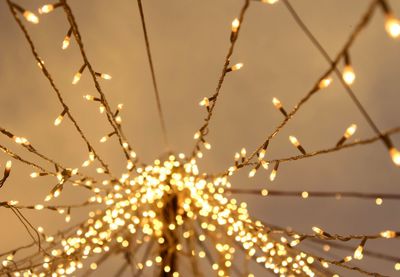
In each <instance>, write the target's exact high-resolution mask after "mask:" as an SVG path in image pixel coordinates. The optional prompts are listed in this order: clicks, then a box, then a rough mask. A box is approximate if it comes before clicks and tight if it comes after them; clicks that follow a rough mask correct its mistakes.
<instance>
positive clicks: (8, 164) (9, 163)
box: [6, 161, 12, 171]
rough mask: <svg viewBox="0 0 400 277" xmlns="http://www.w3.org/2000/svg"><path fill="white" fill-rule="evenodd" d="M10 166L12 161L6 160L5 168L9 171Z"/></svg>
mask: <svg viewBox="0 0 400 277" xmlns="http://www.w3.org/2000/svg"><path fill="white" fill-rule="evenodd" d="M11 167H12V161H7V162H6V170H7V171H10V169H11Z"/></svg>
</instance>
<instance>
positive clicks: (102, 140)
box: [100, 136, 108, 143]
mask: <svg viewBox="0 0 400 277" xmlns="http://www.w3.org/2000/svg"><path fill="white" fill-rule="evenodd" d="M107 140H108V136H104V137H102V138H101V139H100V142H101V143H104V142H106V141H107Z"/></svg>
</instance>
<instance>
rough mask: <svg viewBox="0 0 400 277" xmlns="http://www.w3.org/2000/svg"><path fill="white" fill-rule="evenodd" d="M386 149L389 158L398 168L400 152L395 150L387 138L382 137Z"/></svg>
mask: <svg viewBox="0 0 400 277" xmlns="http://www.w3.org/2000/svg"><path fill="white" fill-rule="evenodd" d="M383 142H384V143H385V145H386V147H387V149H388V150H389V154H390V157H391V158H392V161H393V163H394V164H395V165H396V166H400V151H399V150H397V149H396V148H395V147H394V145H393V143H392V141H391V140H390V138H389V137H388V136H384V137H383Z"/></svg>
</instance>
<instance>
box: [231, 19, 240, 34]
mask: <svg viewBox="0 0 400 277" xmlns="http://www.w3.org/2000/svg"><path fill="white" fill-rule="evenodd" d="M239 26H240V21H239V19H238V18H235V19H234V20H233V21H232V33H236V32H237V31H238V30H239Z"/></svg>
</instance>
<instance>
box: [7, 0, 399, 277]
mask: <svg viewBox="0 0 400 277" xmlns="http://www.w3.org/2000/svg"><path fill="white" fill-rule="evenodd" d="M69 2H70V5H71V6H72V9H73V12H74V14H75V16H76V18H77V22H78V25H79V27H80V31H81V34H82V36H83V42H84V44H85V48H86V51H87V53H88V56H89V60H90V61H91V63H92V64H93V66H94V68H95V70H96V71H99V72H105V73H109V74H110V75H112V77H113V78H112V80H111V81H103V80H101V81H100V82H101V85H102V87H103V89H104V91H105V93H106V95H107V97H108V100H109V102H110V104H111V106H112V107H113V108H116V106H117V104H119V103H124V109H123V111H122V119H123V126H124V130H125V133H126V135H127V137H128V138H129V141H130V142H131V144H132V145H133V147H134V149H135V150H136V152H137V154H138V156H139V157H140V158H141V159H142V161H144V162H147V163H151V162H152V161H153V160H154V159H156V158H159V157H160V156H161V155H162V154H163V153H164V151H165V148H164V146H163V141H162V134H161V128H160V124H159V120H158V114H157V110H156V103H155V98H154V93H153V88H152V83H151V76H150V70H149V66H148V61H147V56H146V50H145V44H144V39H143V33H142V27H141V24H140V17H139V11H138V8H137V4H136V1H126V0H119V1H104V0H86V1H77V0H71V1H69ZM292 2H293V5H294V7H295V8H296V9H297V11H298V12H299V14H300V15H301V16H302V17H303V19H304V21H305V23H306V24H308V26H309V27H310V28H311V31H312V32H313V33H314V34H315V36H316V37H317V38H318V39H319V40H320V42H321V43H322V45H323V46H324V47H326V49H327V51H328V53H329V54H330V55H331V56H332V57H333V56H335V55H336V54H337V52H338V51H339V50H340V49H341V48H342V46H343V44H344V43H345V41H346V40H347V37H348V35H349V34H350V32H351V31H352V29H353V27H354V25H355V24H357V23H358V21H359V20H360V17H361V15H362V14H363V13H364V12H365V10H366V8H367V6H368V5H369V2H370V1H365V0H353V1H346V0H334V1H333V0H320V1H312V0H298V1H292ZM16 3H18V4H20V5H22V6H23V7H24V8H26V9H29V10H32V11H34V12H36V11H37V8H38V7H40V6H42V5H43V4H47V2H45V1H41V0H31V1H16ZM389 3H390V4H391V6H392V8H393V10H394V12H395V13H396V14H397V15H398V16H400V2H399V1H394V0H393V1H390V2H389ZM242 4H243V1H239V0H219V1H215V0H203V1H194V0H169V1H160V0H147V1H144V3H143V5H144V11H145V16H146V21H147V28H148V32H149V36H150V41H151V46H152V53H153V60H154V65H155V71H156V75H157V80H158V86H159V90H160V94H161V100H162V105H163V109H164V113H165V117H166V124H167V130H168V135H169V139H170V142H171V145H172V148H173V150H174V151H175V152H176V153H179V152H184V153H188V152H189V151H191V149H192V147H193V145H194V140H193V134H194V133H195V131H196V130H197V129H198V128H199V127H200V126H201V124H202V121H203V117H204V116H205V110H204V108H202V107H199V105H198V103H199V101H200V100H201V99H202V98H203V97H205V96H210V95H212V94H213V93H214V90H215V87H216V84H217V81H218V78H219V74H220V71H221V69H222V65H223V62H224V58H225V55H226V52H227V50H228V47H229V35H230V25H231V21H232V20H233V19H234V18H235V17H237V16H238V12H239V10H240V7H241V6H242ZM377 11H378V12H376V13H375V14H374V17H373V20H372V22H371V23H370V24H369V26H368V28H367V29H366V30H365V31H364V32H363V33H362V34H361V36H360V37H359V38H358V39H357V41H356V43H355V44H354V46H353V47H352V48H351V51H350V54H351V58H352V62H353V67H354V70H355V72H356V75H357V79H356V81H355V83H354V85H353V88H354V91H355V93H356V94H357V97H359V99H360V101H361V102H362V103H363V104H364V106H365V107H366V108H367V110H368V112H369V113H370V114H371V116H372V118H373V119H374V120H375V121H376V123H377V124H378V126H379V127H380V128H381V129H382V130H385V129H388V128H391V127H394V126H398V125H399V104H400V95H399V87H400V80H399V76H398V74H399V73H398V65H399V64H400V55H399V53H400V52H399V51H400V41H398V40H397V41H396V40H393V39H391V38H390V37H388V35H387V34H386V32H385V29H384V17H383V14H382V13H381V11H380V10H377ZM24 23H26V22H25V21H24ZM26 26H27V28H28V30H29V32H30V33H31V34H32V37H33V39H34V42H35V44H36V46H37V50H38V52H39V54H40V56H41V57H42V59H43V60H44V62H45V64H46V66H47V67H48V69H49V71H50V72H51V73H52V76H53V77H54V80H55V82H56V85H57V86H58V87H59V88H60V90H61V92H62V94H63V96H64V97H65V100H66V102H67V104H68V105H69V106H70V107H71V112H72V114H73V115H74V116H75V117H76V118H77V119H78V121H79V123H80V125H81V126H82V129H83V130H84V132H85V134H86V135H87V136H88V138H89V139H90V141H92V142H93V143H94V144H95V145H96V149H97V151H99V152H100V154H101V156H103V157H105V158H106V159H107V161H108V162H109V163H110V164H112V170H114V171H115V172H118V173H120V172H122V170H121V169H122V168H123V167H124V166H125V160H124V158H123V156H122V152H121V151H119V149H118V145H117V141H116V140H115V138H113V139H110V140H109V141H108V142H107V143H104V144H100V143H98V141H99V139H100V138H101V137H102V136H103V135H105V134H108V133H109V132H111V127H109V125H108V124H107V121H106V118H105V115H101V114H99V112H98V105H97V104H94V103H91V102H88V101H85V100H84V99H83V98H82V95H84V94H92V95H95V94H96V91H95V88H94V86H93V83H92V79H91V77H90V76H89V74H88V71H85V73H84V74H83V75H82V79H81V81H80V82H79V83H78V85H75V86H73V85H71V81H72V77H73V75H74V74H75V72H77V71H78V70H79V68H80V67H81V65H82V64H83V61H82V58H81V56H80V53H79V49H78V47H77V45H76V42H75V40H74V39H71V45H70V48H68V50H62V49H61V44H62V41H63V39H64V36H65V35H66V33H67V31H68V29H69V25H68V22H67V20H66V17H65V15H64V13H63V11H62V10H61V9H57V10H55V11H54V12H52V13H51V14H48V15H45V16H41V17H40V23H39V24H38V25H33V24H29V23H26ZM0 34H1V52H0V89H1V90H0V91H1V92H0V119H1V120H0V126H2V127H4V128H6V129H8V130H10V131H12V132H13V133H14V134H16V135H19V136H24V137H27V138H28V139H29V141H31V142H32V144H34V145H35V146H36V147H37V148H38V150H40V151H41V152H43V153H45V154H47V155H48V156H50V157H53V158H54V159H56V160H58V161H60V162H61V163H62V164H65V165H67V166H69V167H78V166H80V165H81V164H82V162H83V161H84V160H86V159H87V154H88V152H87V149H86V147H85V145H84V144H83V143H82V141H81V140H80V137H79V135H78V134H77V132H76V131H75V129H74V127H73V125H72V124H71V122H70V121H69V120H67V119H65V120H64V121H63V122H62V124H61V125H60V126H58V127H55V126H54V125H53V122H54V119H55V118H56V117H57V116H58V115H59V114H60V113H61V112H62V107H61V106H60V105H59V103H58V101H57V99H56V96H55V94H54V92H53V91H52V89H51V87H50V85H49V84H48V81H47V80H46V79H45V78H44V76H43V75H42V73H41V71H40V70H39V69H38V67H37V65H36V62H35V60H34V58H33V56H32V54H31V52H30V49H29V47H28V44H27V42H26V40H25V38H24V37H23V34H22V33H21V31H20V29H19V28H18V26H17V24H16V22H15V21H14V19H13V18H12V16H11V14H10V12H9V10H8V7H7V5H6V2H5V1H1V2H0ZM237 62H243V63H244V67H243V68H242V69H241V70H240V71H238V72H233V73H230V74H228V76H227V77H226V80H225V83H224V85H223V88H222V91H221V95H220V98H219V102H218V104H217V107H216V110H215V113H214V118H213V120H212V122H211V125H210V134H209V135H208V140H209V141H210V143H211V144H212V150H211V151H209V152H206V153H205V157H204V158H203V159H202V160H201V161H200V170H201V171H203V172H208V173H216V172H221V171H223V170H225V169H226V168H227V167H228V166H229V165H231V163H232V161H233V156H234V153H235V152H237V151H239V150H240V149H241V148H242V147H246V149H247V150H248V152H252V151H253V150H254V149H255V148H256V147H257V146H258V145H260V144H261V143H262V142H263V140H264V138H265V137H266V136H267V135H268V134H269V133H271V132H272V131H273V130H274V129H275V127H276V126H277V125H278V124H279V123H280V122H281V120H282V119H283V118H282V115H281V114H280V112H279V111H277V110H276V109H275V108H274V106H273V105H272V103H271V100H272V98H273V97H278V98H279V99H280V100H281V102H282V103H283V105H284V107H286V109H287V110H290V109H291V108H292V107H293V106H294V105H295V104H296V103H297V102H298V101H299V100H300V98H301V97H303V96H304V95H305V93H306V92H308V91H309V90H310V88H311V87H312V86H313V84H314V83H315V82H316V80H317V79H318V78H319V76H320V75H321V74H322V72H324V71H325V70H326V69H327V68H328V66H329V65H328V64H327V63H326V61H325V60H324V59H323V58H322V56H321V55H320V54H319V53H318V51H317V50H316V49H315V48H314V47H313V46H312V44H311V43H310V42H309V40H308V39H307V38H306V37H305V35H304V34H303V33H302V32H301V30H300V29H299V28H298V26H297V25H296V24H295V22H294V21H293V19H292V18H291V16H290V15H289V13H288V11H287V10H286V9H285V7H284V5H283V4H282V3H277V4H275V5H268V4H262V3H259V2H253V1H252V2H251V6H250V8H249V11H248V13H247V15H246V18H245V21H244V23H243V25H242V29H241V33H240V37H239V40H238V43H237V47H236V49H235V52H234V55H233V57H232V64H234V63H237ZM341 66H342V65H341ZM351 123H356V124H357V125H358V130H357V133H356V134H355V136H354V137H355V138H367V137H371V136H373V135H374V133H373V132H372V130H371V129H370V127H369V126H368V125H367V124H366V122H365V120H364V118H363V117H362V116H361V114H360V113H359V111H358V110H357V109H356V107H355V106H354V104H353V102H352V101H351V99H350V97H349V96H348V95H346V92H345V91H344V89H343V87H342V86H341V85H340V84H339V82H337V80H336V79H335V78H334V83H333V84H332V85H331V86H330V87H329V88H327V89H325V90H324V91H321V92H320V93H318V95H316V96H314V97H313V98H312V99H311V100H310V101H309V102H308V103H307V104H306V105H305V106H304V108H302V109H301V110H300V111H299V112H298V114H297V116H296V117H295V118H294V119H293V120H291V121H290V123H289V124H287V126H286V128H285V129H284V130H283V131H282V132H281V133H280V134H279V135H278V136H277V137H276V138H275V139H274V140H273V141H272V142H271V143H270V146H269V152H268V158H283V157H288V156H293V155H297V154H298V152H297V149H295V148H294V147H293V146H292V145H291V144H290V142H289V140H288V136H289V135H295V136H296V137H297V138H298V139H299V140H300V141H301V143H302V145H303V146H304V148H305V149H306V150H308V151H314V150H319V149H323V148H329V147H332V146H334V144H335V143H336V142H337V140H338V139H339V138H340V137H341V136H342V134H343V132H344V130H345V129H346V128H347V127H348V126H349V125H350V124H351ZM0 141H1V144H2V145H5V146H8V147H10V148H11V149H12V150H14V151H16V152H17V153H20V154H21V155H22V154H23V156H24V157H27V158H29V159H31V160H33V161H37V159H35V158H34V157H33V156H32V155H29V153H25V152H24V151H22V150H21V148H19V147H18V146H17V145H15V144H13V143H9V141H8V139H7V138H5V137H3V138H1V140H0ZM393 141H394V143H395V145H397V146H398V147H400V136H397V137H396V136H394V137H393ZM0 157H1V160H0V164H1V166H4V164H5V162H6V160H7V159H8V157H7V156H5V155H4V154H1V155H0ZM42 164H43V165H44V166H47V167H48V168H49V166H48V165H47V164H45V163H42ZM249 170H250V168H249V169H244V170H242V171H241V172H240V173H239V174H237V176H234V178H232V179H231V181H232V186H233V187H234V188H266V189H280V190H309V191H312V190H318V191H357V192H379V193H398V192H399V185H400V182H399V181H400V169H399V168H396V167H395V166H394V165H393V163H392V161H391V159H390V157H389V155H388V151H387V150H386V148H385V147H384V145H383V144H382V143H380V142H377V143H375V144H373V145H368V146H359V147H357V148H352V149H348V150H343V151H341V152H337V153H333V154H329V155H320V156H318V157H314V158H310V159H305V160H299V161H295V162H290V163H285V164H282V165H281V166H280V169H279V172H278V176H277V178H276V180H275V181H274V182H273V183H272V182H270V181H269V179H268V173H267V172H264V171H259V173H258V174H257V175H256V177H254V178H253V179H248V178H247V175H248V171H249ZM31 172H32V168H29V167H27V166H25V165H23V164H20V163H18V162H14V165H13V170H12V175H11V176H10V179H9V180H8V181H7V182H6V184H5V186H4V187H3V188H2V189H1V190H0V201H7V200H11V199H13V200H19V201H20V203H21V204H26V205H29V204H34V203H38V202H42V201H43V199H44V196H45V195H47V194H48V192H49V190H50V189H51V188H52V187H53V186H54V185H55V184H54V179H52V178H38V179H31V178H30V177H29V174H30V173H31ZM87 196H88V194H87V192H86V191H84V190H83V189H80V188H74V187H70V186H67V187H66V189H65V191H64V193H63V194H62V196H61V197H60V199H58V200H57V201H55V202H54V203H59V204H65V203H70V204H71V203H80V202H82V201H83V200H85V198H87ZM237 197H238V198H239V199H240V200H243V201H246V202H247V203H248V206H249V210H250V212H251V213H252V215H253V216H255V217H257V218H260V219H262V220H264V221H266V222H269V223H273V224H276V225H280V226H284V227H287V226H290V227H292V228H294V229H295V230H299V231H301V232H306V233H310V232H311V227H312V226H319V227H321V228H323V229H324V230H327V231H329V232H331V233H340V234H373V233H377V232H380V231H382V230H386V229H395V230H399V229H400V220H399V218H400V216H399V208H400V203H396V202H395V201H390V200H387V201H384V202H383V204H382V205H381V206H378V205H376V204H375V201H374V200H372V199H371V200H356V199H342V200H335V199H333V198H332V199H330V198H327V199H313V198H308V199H301V198H300V197H298V198H284V197H280V198H273V197H261V196H251V195H247V196H244V195H243V196H237ZM87 212H88V210H87V209H82V211H80V212H79V213H77V212H75V213H73V214H72V222H71V223H70V224H73V223H76V222H79V221H80V220H82V219H84V218H86V216H87ZM24 214H25V215H26V216H27V217H28V219H29V220H30V221H31V222H32V223H33V224H34V225H35V226H43V227H44V228H45V230H47V232H50V233H52V232H56V231H57V230H61V229H64V228H65V227H66V226H67V224H66V223H65V222H64V218H63V217H62V216H60V215H58V214H56V213H54V212H47V211H32V212H30V211H26V212H24ZM0 218H1V222H2V223H1V225H0V226H1V228H0V237H1V238H2V239H1V243H0V252H4V251H6V250H9V249H12V248H15V247H17V246H20V245H23V244H26V243H28V242H30V238H29V236H28V235H27V234H26V232H25V230H24V228H23V227H22V225H21V224H20V222H18V220H17V219H16V218H15V217H14V216H13V214H12V213H11V211H10V210H8V209H0ZM354 246H355V247H356V246H357V244H354ZM367 249H374V250H376V251H379V252H382V253H387V254H390V255H397V256H399V257H400V253H399V249H400V244H399V243H398V242H396V241H395V242H393V241H384V240H380V241H377V242H368V243H367ZM313 251H315V252H316V253H320V254H321V252H322V246H317V249H314V248H313ZM335 254H336V255H338V256H340V257H344V256H346V255H351V254H352V251H351V252H345V251H339V252H335ZM121 262H122V259H119V258H118V257H115V258H113V259H111V260H110V261H109V262H107V263H106V264H105V265H104V268H103V269H102V271H101V272H98V273H97V274H96V276H111V275H112V274H113V273H114V272H115V271H116V270H117V268H119V266H118V264H120V263H121ZM354 265H357V266H358V265H360V266H364V267H365V268H366V269H367V270H370V271H378V272H381V273H383V274H385V275H388V276H399V275H400V274H399V273H398V271H397V273H396V271H395V270H394V263H388V262H382V261H379V260H376V259H374V258H367V257H365V258H364V259H363V260H362V261H361V262H358V261H357V262H355V263H354ZM253 266H254V265H253ZM334 270H336V269H334ZM127 272H129V271H127ZM254 272H255V273H257V274H256V276H264V275H266V274H267V273H265V272H263V271H260V270H259V268H258V267H254ZM338 272H342V271H340V270H338ZM396 274H397V275H396ZM146 276H147V275H146ZM342 276H359V275H357V274H356V273H352V272H346V273H344V274H343V275H342Z"/></svg>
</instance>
